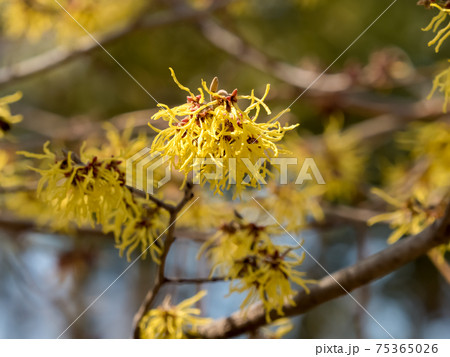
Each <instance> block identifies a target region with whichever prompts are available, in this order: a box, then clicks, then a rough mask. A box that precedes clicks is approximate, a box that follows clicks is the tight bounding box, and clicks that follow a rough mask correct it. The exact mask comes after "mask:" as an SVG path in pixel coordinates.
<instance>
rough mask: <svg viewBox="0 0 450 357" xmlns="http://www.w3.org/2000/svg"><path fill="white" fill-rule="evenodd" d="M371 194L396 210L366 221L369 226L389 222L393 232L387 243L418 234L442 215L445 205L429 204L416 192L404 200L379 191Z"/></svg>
mask: <svg viewBox="0 0 450 357" xmlns="http://www.w3.org/2000/svg"><path fill="white" fill-rule="evenodd" d="M372 192H373V193H374V194H376V195H377V196H379V197H381V198H382V199H383V200H385V201H386V202H387V203H389V204H390V205H391V206H393V207H394V208H395V209H396V210H395V211H393V212H390V213H383V214H380V215H377V216H374V217H372V218H370V219H369V220H368V222H367V223H368V224H369V225H373V224H375V223H379V222H389V226H390V227H391V228H392V229H393V232H392V233H391V235H390V236H389V238H388V243H389V244H392V243H395V242H396V241H398V240H399V239H400V238H401V237H403V236H404V235H413V234H418V233H420V232H421V231H423V230H424V229H425V228H426V227H428V226H429V225H431V224H432V223H433V222H434V221H436V220H437V219H439V218H440V217H441V216H443V214H444V209H445V203H444V202H443V201H441V202H439V203H438V204H432V203H430V202H429V201H430V198H429V197H427V193H426V192H424V191H419V190H416V191H415V192H414V193H413V195H412V197H410V198H407V199H406V200H400V199H397V198H394V197H392V196H390V195H388V194H386V193H385V192H383V191H382V190H380V189H377V188H373V189H372Z"/></svg>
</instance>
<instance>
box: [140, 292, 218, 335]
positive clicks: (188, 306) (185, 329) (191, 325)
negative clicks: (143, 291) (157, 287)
mask: <svg viewBox="0 0 450 357" xmlns="http://www.w3.org/2000/svg"><path fill="white" fill-rule="evenodd" d="M205 295H206V291H204V290H203V291H200V292H199V293H198V294H196V295H194V296H193V297H191V298H189V299H186V300H184V301H182V302H181V303H179V304H178V305H176V306H174V305H171V304H170V300H171V298H170V295H168V296H167V297H166V299H164V301H163V303H162V305H161V306H159V307H158V308H156V309H152V310H149V311H148V312H147V313H146V314H145V316H144V317H143V318H142V319H141V321H140V322H139V328H140V331H141V335H140V337H141V338H149V339H150V338H152V339H153V338H171V339H173V338H177V339H180V338H186V337H188V336H192V335H194V336H195V334H196V330H197V328H198V327H199V326H202V325H206V324H208V323H209V322H211V321H212V320H211V319H209V318H204V317H199V316H198V315H200V313H201V311H200V309H197V308H194V307H192V305H194V304H195V303H196V302H198V301H199V300H200V299H202V298H203V297H204V296H205Z"/></svg>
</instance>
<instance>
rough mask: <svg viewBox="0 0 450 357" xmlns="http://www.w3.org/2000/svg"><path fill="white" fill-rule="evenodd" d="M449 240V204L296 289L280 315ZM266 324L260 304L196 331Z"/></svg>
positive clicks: (215, 333) (207, 334) (221, 332)
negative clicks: (426, 222) (419, 228)
mask: <svg viewBox="0 0 450 357" xmlns="http://www.w3.org/2000/svg"><path fill="white" fill-rule="evenodd" d="M449 240H450V206H449V207H448V208H447V210H446V213H445V215H444V217H443V218H442V219H440V220H439V221H438V222H435V224H433V225H432V226H430V227H428V228H427V229H425V230H424V231H423V232H421V233H419V234H417V235H416V236H411V237H409V238H406V239H402V240H400V241H399V242H398V243H396V244H394V245H392V246H390V247H388V248H386V249H385V250H384V251H382V252H380V253H377V254H374V255H372V256H370V257H368V258H366V259H364V260H362V261H361V262H359V263H357V264H355V265H353V266H350V267H347V268H344V269H341V270H339V271H337V272H335V273H334V274H333V275H332V276H333V277H330V276H327V277H325V278H323V279H321V280H320V281H319V282H318V284H317V285H314V286H312V287H311V291H310V293H309V294H307V293H306V292H305V291H301V292H299V293H298V294H297V295H295V296H294V301H295V306H291V305H289V304H285V305H284V308H283V311H284V315H283V316H286V317H289V316H294V315H300V314H303V313H305V312H307V311H309V310H311V309H312V308H314V307H316V306H319V305H321V304H323V303H325V302H327V301H330V300H332V299H335V298H337V297H339V296H343V295H345V294H346V292H345V291H344V289H345V290H346V291H348V292H351V291H353V290H355V289H356V288H359V287H361V286H364V285H366V284H368V283H370V282H372V281H374V280H377V279H379V278H381V277H383V276H385V275H387V274H389V273H391V272H393V271H395V270H397V269H399V268H400V267H402V266H403V265H405V264H407V263H409V262H411V261H413V260H415V259H417V258H418V257H419V256H421V255H423V254H426V253H427V252H428V251H430V250H431V249H433V248H434V247H436V246H438V245H441V244H443V243H446V242H448V241H449ZM336 281H337V282H338V283H339V284H340V285H339V284H337V283H336ZM343 288H344V289H343ZM270 316H271V318H272V321H273V320H275V319H277V318H279V317H281V316H280V315H278V314H277V313H276V312H275V311H272V313H271V314H270ZM266 324H267V321H266V318H265V311H264V308H263V306H262V305H261V304H256V305H253V306H252V307H250V308H249V309H248V310H247V311H246V312H241V311H238V312H236V313H234V314H232V315H231V316H230V317H228V318H224V319H219V320H216V321H215V322H213V323H211V324H209V325H206V326H204V327H201V328H199V330H198V334H199V336H200V337H203V338H228V337H234V336H238V335H240V334H242V333H244V332H246V331H249V330H254V329H256V328H258V327H261V326H264V325H266Z"/></svg>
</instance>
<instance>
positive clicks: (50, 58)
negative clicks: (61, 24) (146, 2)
mask: <svg viewBox="0 0 450 357" xmlns="http://www.w3.org/2000/svg"><path fill="white" fill-rule="evenodd" d="M227 4H228V1H215V2H213V4H212V5H211V6H210V7H208V8H207V9H205V10H200V11H197V10H193V9H183V10H182V11H179V10H178V9H175V11H173V12H172V11H171V12H165V13H157V14H155V15H153V16H152V17H150V18H149V19H145V16H146V14H145V13H144V14H143V16H140V17H138V18H137V19H136V20H134V21H133V22H131V23H129V24H127V25H125V26H124V27H122V28H120V29H116V30H113V31H111V32H110V33H109V34H107V35H104V36H102V37H99V40H98V42H100V44H101V45H102V46H103V47H105V46H109V45H111V44H113V43H115V42H116V41H118V40H120V39H122V38H123V37H125V36H127V35H130V34H132V33H134V32H136V31H138V30H150V29H155V28H158V27H161V26H166V25H170V24H173V23H176V22H179V21H187V20H191V21H192V20H195V19H198V18H201V17H204V16H205V15H207V14H209V13H211V12H214V11H216V10H219V9H221V8H223V7H224V6H225V5H227ZM95 37H96V36H95ZM98 49H100V47H99V46H98V44H97V43H96V42H95V41H93V40H92V38H90V37H89V36H86V37H83V38H81V39H79V40H78V41H77V42H76V43H75V44H74V45H73V46H71V47H70V48H68V47H58V48H55V49H53V50H50V51H48V52H45V53H43V54H41V55H38V56H36V57H33V58H30V59H27V60H24V61H23V62H20V63H17V64H14V65H12V66H10V67H6V68H2V69H0V87H2V86H5V85H9V84H12V83H14V82H16V81H18V80H22V79H26V78H31V77H34V76H36V75H39V74H42V73H45V72H48V71H50V70H52V69H55V68H58V67H60V66H62V65H64V64H66V63H68V62H71V61H73V60H75V59H78V58H80V57H83V56H87V55H89V54H91V53H93V52H94V51H96V50H98Z"/></svg>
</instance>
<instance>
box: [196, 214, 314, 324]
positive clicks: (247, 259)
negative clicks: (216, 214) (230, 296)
mask: <svg viewBox="0 0 450 357" xmlns="http://www.w3.org/2000/svg"><path fill="white" fill-rule="evenodd" d="M274 232H276V228H274V227H269V226H267V227H264V226H257V225H256V224H254V223H245V222H244V221H243V220H239V221H233V222H231V223H229V224H226V225H223V226H222V227H221V229H220V231H219V232H218V233H217V234H216V235H214V236H213V237H212V238H211V239H210V240H209V241H207V242H206V243H205V244H204V245H203V246H202V248H201V250H200V253H199V255H200V254H202V253H203V252H205V254H206V256H207V258H208V259H209V260H210V261H211V262H212V263H213V266H212V269H211V273H210V275H211V276H212V275H213V274H214V272H215V271H216V270H217V271H219V273H220V274H222V275H223V276H225V278H226V279H229V280H232V281H231V283H230V293H233V292H238V293H244V292H245V293H247V296H246V298H245V299H244V301H243V302H242V305H241V308H245V307H247V306H249V305H250V304H252V303H254V302H256V301H261V302H262V303H263V305H264V308H265V311H266V319H267V321H270V312H271V311H272V310H276V311H277V313H279V314H280V315H281V314H283V310H282V307H283V304H284V303H285V302H286V301H287V302H289V303H290V304H292V305H294V301H293V299H292V297H293V295H294V290H293V289H292V285H291V282H292V283H295V284H297V285H299V286H301V287H302V288H303V289H305V290H306V291H307V292H309V289H308V287H307V284H310V283H314V281H313V280H306V279H304V276H305V273H304V272H299V271H298V270H297V269H296V268H297V267H298V266H300V265H301V264H302V263H303V259H304V254H302V255H301V256H298V255H296V254H295V253H294V252H293V251H292V250H293V249H292V248H290V247H284V246H279V245H275V244H273V242H272V241H271V239H270V236H269V233H274ZM278 233H280V232H278ZM297 248H299V247H297Z"/></svg>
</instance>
